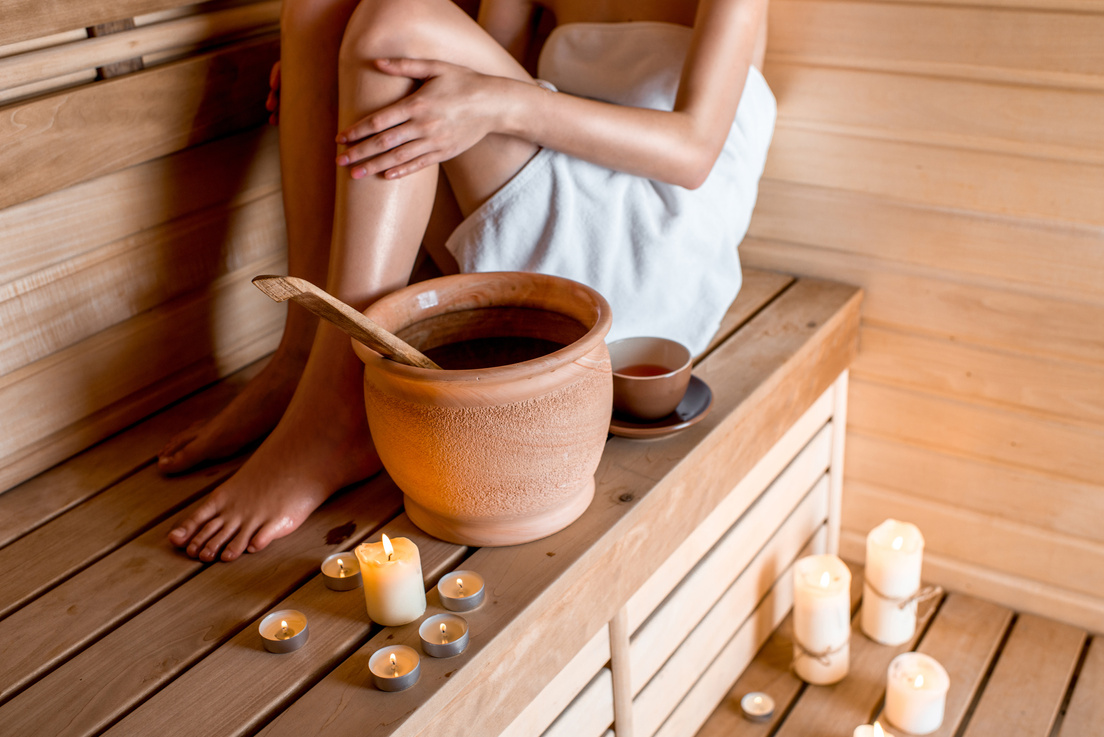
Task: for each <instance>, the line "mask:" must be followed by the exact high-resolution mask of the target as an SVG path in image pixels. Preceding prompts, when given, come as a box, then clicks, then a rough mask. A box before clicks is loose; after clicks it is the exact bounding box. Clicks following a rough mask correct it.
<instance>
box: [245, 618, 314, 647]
mask: <svg viewBox="0 0 1104 737" xmlns="http://www.w3.org/2000/svg"><path fill="white" fill-rule="evenodd" d="M257 629H258V630H259V631H260V633H261V640H262V641H263V642H264V646H265V650H268V651H269V652H270V653H290V652H292V651H294V650H298V649H299V648H301V647H303V645H304V644H305V643H306V641H307V637H308V634H309V633H308V630H307V617H306V615H305V614H303V613H302V612H298V611H295V610H294V609H281V610H280V611H278V612H272V613H271V614H269V615H267V616H265V617H264V619H262V620H261V624H260V625H259V626H258V628H257Z"/></svg>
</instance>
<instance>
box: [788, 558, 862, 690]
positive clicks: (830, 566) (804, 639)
mask: <svg viewBox="0 0 1104 737" xmlns="http://www.w3.org/2000/svg"><path fill="white" fill-rule="evenodd" d="M793 631H794V671H795V672H796V673H797V676H798V678H800V679H801V680H803V681H805V682H806V683H812V684H816V685H828V684H831V683H836V682H837V681H839V680H841V679H842V678H843V677H844V676H846V675H847V671H848V668H849V666H850V659H851V571H850V570H848V568H847V565H846V564H844V562H843V561H842V560H840V559H839V558H838V557H836V556H834V555H810V556H807V557H805V558H801V559H799V560H798V561H797V562H796V563H794V610H793Z"/></svg>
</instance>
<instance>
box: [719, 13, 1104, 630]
mask: <svg viewBox="0 0 1104 737" xmlns="http://www.w3.org/2000/svg"><path fill="white" fill-rule="evenodd" d="M766 76H767V78H768V80H769V81H770V83H771V85H772V87H773V88H774V90H775V92H776V94H777V95H778V98H779V106H780V119H779V124H778V128H777V133H776V137H775V141H774V145H773V148H772V151H771V154H770V158H769V161H768V162H767V172H766V180H765V181H764V182H763V185H762V188H761V199H760V202H759V205H758V208H757V211H756V215H755V218H754V221H753V223H752V230H751V237H750V239H749V240H748V241H747V242H745V243H744V245H743V246H742V247H741V250H742V253H743V255H744V258H745V262H746V263H747V264H748V265H751V266H758V267H765V268H773V269H779V270H783V271H789V272H795V273H801V274H811V275H816V276H821V277H826V278H833V279H838V280H840V281H845V282H849V283H852V284H857V285H861V286H862V287H863V288H864V289H865V290H866V298H865V302H864V308H863V309H864V318H863V326H862V334H861V347H860V354H859V358H858V361H857V363H856V365H855V366H854V368H853V370H852V374H851V375H852V384H851V396H850V415H849V426H848V433H847V434H848V437H847V457H846V465H845V474H846V480H845V487H844V517H843V526H844V532H843V540H842V550H843V553H844V554H845V555H846V556H847V557H849V558H850V559H853V560H862V558H863V555H864V539H865V535H866V532H867V531H868V530H869V529H870V528H872V527H874V526H875V525H876V524H878V523H879V522H881V521H882V520H883V519H885V518H886V517H895V518H898V519H902V520H909V521H912V522H915V523H916V524H918V525H919V526H920V527H921V529H922V531H923V532H924V535H925V536H926V538H927V555H926V558H925V574H926V576H927V577H928V578H930V579H933V580H935V581H938V582H941V583H943V584H945V585H946V586H948V587H950V588H954V589H958V590H965V591H969V592H971V593H974V594H977V595H980V596H982V597H987V598H990V599H994V600H997V601H999V602H1002V603H1004V604H1007V605H1009V606H1011V607H1012V608H1014V609H1017V610H1027V611H1033V612H1039V613H1043V614H1046V615H1047V616H1052V617H1055V618H1059V619H1065V620H1067V621H1070V622H1074V623H1077V624H1079V625H1082V626H1085V627H1088V628H1089V629H1092V630H1095V631H1097V632H1102V631H1104V2H1102V1H1101V0H1046V1H1045V2H1044V1H1043V0H972V1H971V2H969V3H967V2H965V0H915V1H913V2H897V1H896V0H867V1H864V2H856V1H853V0H772V2H771V26H770V43H769V46H768V59H767V65H766Z"/></svg>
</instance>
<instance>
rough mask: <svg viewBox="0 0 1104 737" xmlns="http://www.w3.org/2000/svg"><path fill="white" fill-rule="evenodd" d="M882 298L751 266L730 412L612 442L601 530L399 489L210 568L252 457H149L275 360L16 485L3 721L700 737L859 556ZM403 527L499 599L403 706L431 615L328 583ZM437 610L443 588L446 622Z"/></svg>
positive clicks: (1, 676) (722, 397)
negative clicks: (530, 522)
mask: <svg viewBox="0 0 1104 737" xmlns="http://www.w3.org/2000/svg"><path fill="white" fill-rule="evenodd" d="M860 298H861V297H860V293H859V291H858V290H857V289H854V288H852V287H847V286H843V285H839V284H835V283H830V282H824V281H818V280H812V279H794V278H791V277H789V276H785V275H780V274H774V273H768V272H760V271H751V270H749V271H748V273H747V274H746V278H745V286H744V289H743V291H742V292H741V294H740V297H739V299H738V300H737V301H736V302H735V303H734V305H733V307H732V309H731V310H730V311H729V314H728V315H727V317H726V320H725V323H724V326H723V328H722V331H721V332H720V333H719V335H718V338H717V339H716V340H715V341H714V343H713V345H712V346H711V348H710V349H709V350H708V351H707V352H706V353H705V354H704V355H703V356H701V357H699V359H698V361H697V364H696V368H695V374H696V375H697V376H698V377H699V378H701V379H702V380H704V381H705V382H706V383H707V384H708V385H709V386H710V387H711V388H712V391H713V396H714V400H713V406H712V409H711V411H710V413H709V415H708V416H707V417H706V418H705V419H704V420H703V421H702V422H700V423H698V424H697V425H694V426H693V427H690V428H688V429H686V430H685V431H683V432H681V433H677V434H674V435H671V436H668V437H666V438H662V439H655V440H646V441H641V440H629V439H624V438H612V439H611V440H610V441H609V443H608V445H607V449H606V452H605V453H604V455H603V458H602V462H601V465H600V467H599V470H598V472H597V492H596V495H595V499H594V502H593V503H592V504H591V506H590V508H589V509H588V510H587V512H586V513H585V514H584V516H583V517H582V518H581V519H580V520H578V521H577V522H576V523H574V524H573V525H572V526H570V527H569V528H568V529H566V530H564V531H563V532H561V533H558V534H556V535H554V536H552V537H549V538H547V539H545V540H541V541H537V542H534V543H531V544H528V545H521V546H516V547H511V548H483V549H478V550H475V549H467V548H464V547H460V546H456V545H451V544H447V543H443V542H440V541H437V540H435V539H432V538H429V537H427V536H426V535H424V534H422V533H421V532H420V531H418V530H417V529H415V528H413V526H412V525H411V524H410V523H409V521H408V520H407V519H406V518H405V516H404V515H403V514H402V510H401V496H400V494H399V493H398V490H397V489H396V488H395V487H394V485H393V484H392V482H391V481H390V479H389V478H388V477H387V476H386V475H385V474H382V475H379V476H377V477H375V478H373V479H370V480H368V481H366V482H364V483H363V484H360V485H358V486H357V487H355V488H351V489H349V490H347V491H346V492H344V493H342V494H339V495H337V496H335V497H333V498H332V499H330V500H329V501H328V502H327V503H326V504H324V505H323V506H322V507H321V508H320V509H319V510H318V511H317V512H315V513H314V514H313V515H312V516H311V517H310V518H309V519H308V520H307V522H306V523H305V524H304V525H303V526H302V527H301V528H300V529H299V530H297V531H296V532H295V533H293V534H292V535H290V536H288V537H286V538H283V539H281V540H279V541H277V542H276V543H274V544H273V545H272V546H271V547H270V548H269V549H268V550H266V551H265V552H264V553H262V554H258V555H249V556H245V557H244V558H242V559H241V560H239V561H237V562H234V563H232V564H221V563H216V564H203V563H199V562H197V561H194V560H191V559H189V558H187V557H185V556H183V555H181V554H180V553H179V552H177V551H175V550H174V549H172V548H171V547H170V546H169V545H168V543H167V541H166V539H165V535H166V533H167V532H168V530H169V529H170V527H171V525H172V523H173V520H174V519H175V517H176V516H177V515H178V514H179V513H180V512H181V511H182V510H184V509H186V508H188V507H189V506H190V505H193V504H196V503H197V501H198V500H199V499H200V498H201V497H202V496H203V495H204V494H205V493H206V492H207V491H208V490H209V489H210V488H212V487H213V486H214V485H216V484H218V483H219V482H220V481H221V480H222V479H224V478H226V477H227V476H228V475H229V474H231V473H232V472H233V471H234V469H235V468H236V467H237V466H238V465H239V463H240V462H241V459H235V460H230V461H226V462H224V463H220V464H216V465H212V466H210V467H207V468H205V469H203V470H201V471H199V472H196V473H193V474H189V475H185V476H180V477H175V478H164V477H162V476H161V475H160V474H159V473H158V472H157V469H156V467H155V466H154V464H153V463H152V459H153V456H154V453H155V452H156V449H157V448H158V447H159V445H160V444H161V443H162V442H163V441H164V439H165V438H166V437H167V436H168V435H169V434H170V433H171V432H172V431H173V430H174V429H176V428H178V427H181V426H183V425H186V424H188V423H189V422H191V421H192V420H194V419H196V418H199V417H203V416H205V415H208V414H209V413H210V412H211V411H212V410H213V409H214V408H215V407H217V406H219V405H220V404H222V403H223V402H225V401H226V399H227V397H228V396H230V395H231V394H232V392H233V391H234V390H235V388H236V385H237V384H239V383H240V382H242V381H244V380H246V379H247V378H248V375H249V371H251V370H255V367H254V368H252V369H248V370H247V371H246V372H243V373H242V374H239V375H236V376H234V377H232V378H231V379H229V380H227V381H224V382H221V383H219V384H216V385H214V386H213V387H211V388H209V389H207V390H205V391H203V392H201V393H199V394H196V395H193V396H191V397H190V398H188V399H186V400H185V401H183V402H181V403H179V404H177V405H174V406H172V407H170V408H169V409H167V410H165V411H163V412H161V413H159V414H157V415H155V416H153V417H151V418H149V419H147V420H145V421H143V422H141V423H139V424H137V425H135V426H133V427H130V428H128V429H127V430H125V431H123V432H122V433H120V434H118V435H115V436H113V437H111V438H109V439H108V440H106V441H104V442H102V443H100V444H99V445H97V446H95V447H93V448H91V449H89V450H87V451H85V452H83V453H81V454H79V455H77V456H75V457H73V458H71V459H70V460H68V461H66V462H64V463H62V464H60V465H58V466H55V467H54V468H52V469H50V470H48V471H46V472H44V473H42V474H40V475H39V476H37V477H35V478H33V479H31V480H29V481H26V482H25V483H23V484H21V485H20V486H17V487H15V488H13V489H11V490H9V491H8V492H6V493H3V494H0V546H2V547H0V632H2V633H3V634H2V636H0V725H3V729H2V730H0V731H3V732H4V733H10V734H18V735H32V734H50V735H94V734H106V735H112V736H115V735H136V734H157V735H186V734H194V735H211V734H218V735H248V734H254V733H256V732H258V730H260V731H261V733H262V734H265V735H296V737H300V736H302V735H309V734H325V735H329V736H332V735H342V734H357V735H362V734H366V733H367V734H394V735H415V734H421V733H426V734H434V735H447V734H457V735H492V734H505V735H540V734H547V735H561V734H570V735H572V737H586V736H587V735H594V736H595V737H598V735H603V734H607V733H609V730H611V729H612V730H613V731H614V732H616V734H617V735H618V737H628V736H630V735H652V734H664V735H669V734H693V732H694V731H696V729H697V727H698V726H699V725H700V722H701V720H703V719H704V718H705V716H707V715H708V714H709V712H710V711H711V710H712V709H713V707H714V706H715V705H716V704H717V703H718V702H719V701H720V700H721V698H723V696H724V691H725V690H726V689H727V687H728V686H729V685H730V684H731V683H733V682H734V681H735V679H736V678H737V677H738V676H739V674H740V672H741V671H742V670H743V669H744V666H745V665H746V664H747V663H748V662H750V661H751V659H752V657H753V656H754V654H755V652H756V651H757V650H758V649H759V646H760V645H761V644H762V643H763V642H764V641H765V640H766V639H767V637H769V636H770V634H771V632H772V631H773V630H774V629H775V627H776V626H777V625H778V623H779V622H780V621H781V620H782V618H783V617H784V616H785V615H786V613H787V611H788V610H789V607H790V598H789V597H790V590H791V587H790V585H789V583H788V579H787V576H788V575H789V569H790V565H791V564H792V562H793V560H794V559H795V558H796V557H797V556H799V555H801V554H804V553H806V552H811V551H821V550H826V549H828V550H831V549H834V548H835V547H836V545H837V543H838V531H839V494H840V482H841V473H842V471H841V467H842V437H843V434H842V433H843V426H844V412H845V407H846V386H847V367H848V365H849V363H850V361H851V359H852V357H853V355H854V352H855V349H856V334H857V332H856V331H857V327H858V312H859V303H860ZM381 532H387V533H388V534H390V535H405V536H409V537H411V538H413V539H414V540H415V541H416V542H417V544H418V545H419V548H420V550H421V555H422V562H423V568H424V573H425V582H426V586H427V589H428V588H430V587H431V586H432V585H433V584H434V583H435V582H436V580H437V578H438V577H439V576H440V575H441V574H442V573H444V572H446V571H448V570H451V569H455V568H457V567H460V566H462V567H464V568H468V569H473V570H476V571H478V572H479V573H481V574H482V575H483V576H484V577H485V579H486V580H487V585H488V589H489V591H488V597H487V601H486V603H485V604H484V605H483V606H482V607H481V608H479V609H477V610H475V611H473V612H470V613H467V614H466V615H465V616H466V617H467V619H468V621H469V623H470V626H471V631H472V642H471V645H470V647H469V649H468V650H467V652H465V653H464V654H463V655H461V656H459V657H457V658H452V659H447V660H435V659H432V658H423V659H422V675H421V680H420V682H419V683H418V684H417V685H416V686H415V687H414V688H412V689H410V690H408V691H405V692H402V693H383V692H381V691H378V690H375V689H374V688H373V687H372V686H371V685H370V683H371V682H370V678H369V674H368V670H367V661H368V657H369V655H370V654H371V653H372V652H374V651H375V650H376V649H378V648H379V647H381V646H382V645H384V644H391V643H396V642H405V643H408V644H414V643H416V642H417V630H416V624H412V625H407V626H405V627H398V628H380V627H379V626H376V625H373V624H371V623H370V622H369V621H368V619H367V615H366V612H365V606H364V601H363V597H362V595H361V593H360V592H359V590H357V591H351V592H334V591H330V590H329V589H327V588H325V586H324V585H323V582H322V580H321V576H320V575H319V564H320V562H321V560H322V559H323V558H324V557H325V556H327V555H329V554H331V553H333V552H335V551H338V550H345V549H349V548H351V547H353V546H354V545H356V544H357V543H359V542H361V541H363V540H367V539H377V538H378V536H379V535H380V533H381ZM437 604H438V603H437V602H436V599H435V594H434V593H433V592H431V594H430V611H429V612H427V613H432V612H433V611H436V610H437V608H438V607H437ZM280 608H294V609H298V610H300V611H302V612H304V613H306V615H307V616H308V618H309V622H310V639H309V641H308V642H307V644H306V646H305V647H304V648H302V649H301V650H298V651H296V652H295V653H292V654H288V655H273V654H270V653H268V652H265V651H264V649H263V648H262V645H261V640H260V638H259V636H258V633H257V627H258V622H259V620H260V618H261V617H262V616H264V615H265V614H266V613H267V612H270V611H272V610H274V609H280ZM415 647H417V646H416V645H415ZM717 684H720V686H721V690H720V691H717ZM688 704H694V705H695V706H694V707H693V709H694V710H695V712H696V713H697V714H698V715H699V718H698V720H697V722H695V721H694V720H687V719H685V718H684V717H683V716H682V713H683V712H684V711H685V710H686V709H688V708H691V707H688V706H687V705H688Z"/></svg>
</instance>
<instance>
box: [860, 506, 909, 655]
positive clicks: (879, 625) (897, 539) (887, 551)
mask: <svg viewBox="0 0 1104 737" xmlns="http://www.w3.org/2000/svg"><path fill="white" fill-rule="evenodd" d="M923 557H924V536H923V535H921V534H920V530H919V529H917V527H916V525H912V524H909V523H907V522H898V521H897V520H893V519H887V520H886V521H885V522H883V523H882V524H880V525H878V526H877V527H875V528H874V529H873V530H871V531H870V534H869V535H867V536H866V578H865V580H864V583H863V604H862V631H863V633H864V634H865V635H866V636H867V637H869V638H870V639H871V640H874V641H875V642H880V643H882V644H883V645H902V644H904V643H906V642H908V641H909V640H910V639H912V636H913V634H914V633H915V632H916V602H915V601H911V602H909V603H908V604H906V605H905V606H904V607H902V606H901V603H902V602H903V601H904V600H905V599H908V598H909V597H911V596H912V595H913V594H915V593H916V592H917V591H918V590H919V589H920V566H921V563H922V559H923Z"/></svg>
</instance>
